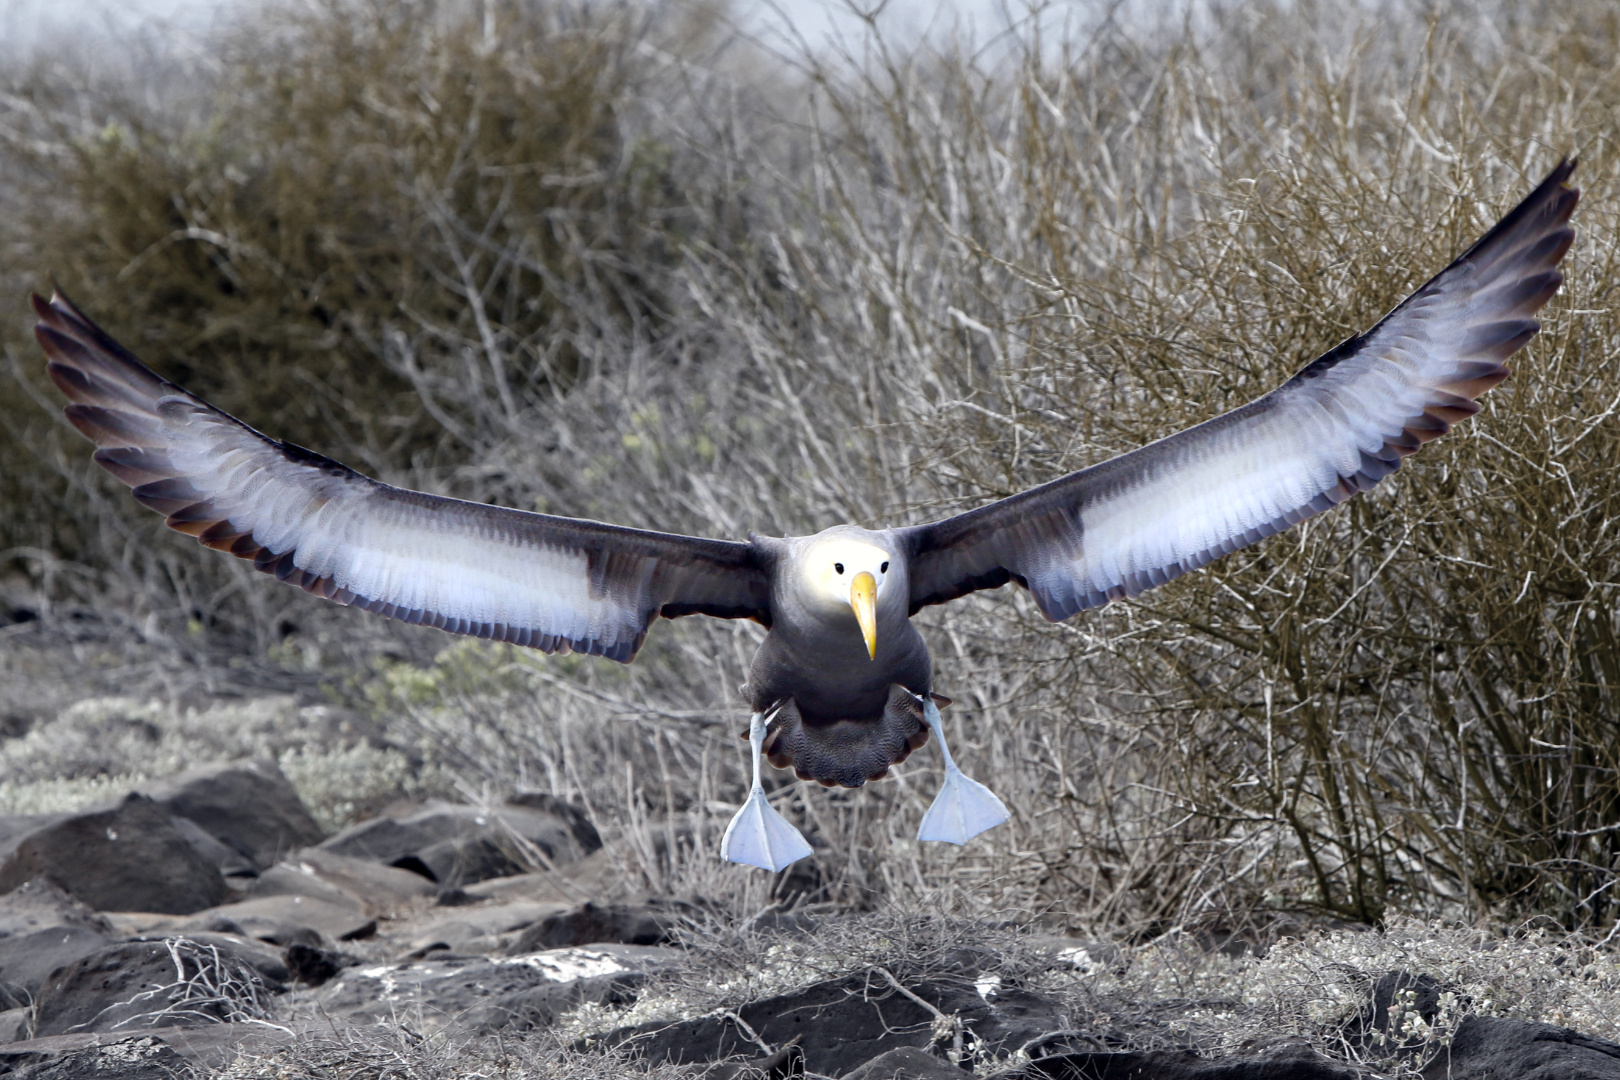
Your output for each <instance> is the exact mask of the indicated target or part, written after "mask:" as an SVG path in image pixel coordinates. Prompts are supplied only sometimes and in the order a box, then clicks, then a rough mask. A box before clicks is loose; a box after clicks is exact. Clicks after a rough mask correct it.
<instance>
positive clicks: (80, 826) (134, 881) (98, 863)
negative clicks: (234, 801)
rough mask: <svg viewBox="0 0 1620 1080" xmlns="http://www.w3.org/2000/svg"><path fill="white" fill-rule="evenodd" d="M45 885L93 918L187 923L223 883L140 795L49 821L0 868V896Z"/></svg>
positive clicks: (220, 894)
mask: <svg viewBox="0 0 1620 1080" xmlns="http://www.w3.org/2000/svg"><path fill="white" fill-rule="evenodd" d="M37 877H49V878H50V879H51V880H53V881H55V882H56V883H57V884H59V885H61V886H62V887H63V888H64V889H65V890H67V891H68V892H69V893H71V894H73V896H75V897H77V898H78V899H79V900H81V901H83V902H84V903H85V904H87V905H89V906H90V907H92V908H95V909H96V910H98V911H153V912H160V913H163V914H171V915H185V914H189V913H190V912H193V911H200V910H202V909H203V908H207V907H212V906H214V905H215V904H217V903H219V902H220V901H221V900H223V899H224V898H225V879H224V878H223V877H221V876H220V873H219V870H218V868H216V867H215V866H214V865H213V864H211V863H210V862H208V861H207V860H206V859H204V858H203V857H202V856H201V855H199V854H198V853H197V849H196V848H194V847H193V846H192V845H191V843H190V842H189V841H187V840H186V838H185V837H184V836H183V835H181V833H180V830H179V829H177V828H175V825H174V822H173V821H171V820H170V817H169V814H168V813H167V812H166V811H165V810H164V809H163V808H162V807H160V806H158V804H157V803H155V802H153V801H152V800H151V799H149V798H147V797H145V796H144V795H138V794H131V795H129V796H128V797H127V798H125V799H124V801H122V802H120V803H118V804H116V805H114V806H111V807H104V808H99V809H93V810H87V811H83V812H81V813H77V814H69V815H66V816H63V817H61V818H58V819H54V820H51V821H49V822H48V823H47V824H44V825H42V826H40V827H39V828H36V829H35V830H34V831H32V832H30V833H28V834H27V835H25V836H23V837H22V838H21V839H19V840H18V841H17V843H16V846H15V847H14V848H13V849H12V851H11V853H10V855H9V856H7V858H6V859H5V861H4V862H3V863H0V891H8V890H11V889H14V888H16V887H18V886H20V885H22V884H24V883H25V882H28V881H30V880H32V879H33V878H37Z"/></svg>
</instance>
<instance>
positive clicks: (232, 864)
mask: <svg viewBox="0 0 1620 1080" xmlns="http://www.w3.org/2000/svg"><path fill="white" fill-rule="evenodd" d="M169 820H170V821H172V822H173V823H174V827H175V828H176V829H178V830H180V835H181V836H183V837H185V838H186V842H187V843H189V844H190V845H191V846H192V847H193V848H196V849H197V854H199V855H201V856H202V857H203V858H204V859H206V860H207V861H208V862H210V863H212V864H213V865H214V867H215V869H217V870H218V871H219V872H220V873H221V874H223V875H224V876H225V877H227V878H232V877H234V878H256V877H258V876H259V864H258V863H256V862H254V861H253V860H252V859H250V858H248V857H247V856H246V855H243V854H242V853H241V852H240V851H237V850H236V849H235V848H233V847H228V846H227V845H225V844H222V843H220V841H219V840H218V839H216V838H215V837H214V836H212V835H211V834H209V833H208V832H206V831H205V830H204V829H203V827H202V826H201V825H198V824H197V823H196V822H195V821H192V820H191V819H190V818H184V817H180V816H178V815H170V817H169Z"/></svg>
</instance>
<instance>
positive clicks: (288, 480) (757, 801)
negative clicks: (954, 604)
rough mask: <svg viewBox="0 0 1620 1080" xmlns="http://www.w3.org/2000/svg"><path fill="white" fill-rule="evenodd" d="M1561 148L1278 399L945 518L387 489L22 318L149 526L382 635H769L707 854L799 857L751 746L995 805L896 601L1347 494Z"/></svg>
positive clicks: (1480, 294) (556, 644) (1519, 293)
mask: <svg viewBox="0 0 1620 1080" xmlns="http://www.w3.org/2000/svg"><path fill="white" fill-rule="evenodd" d="M1574 168H1575V163H1574V161H1572V160H1565V161H1563V162H1560V163H1559V165H1558V166H1557V167H1556V168H1555V169H1553V170H1552V172H1551V173H1550V174H1549V175H1548V176H1547V178H1546V179H1545V180H1544V181H1542V183H1541V184H1540V185H1539V186H1538V187H1536V189H1535V190H1534V191H1533V192H1531V194H1530V195H1529V196H1527V197H1526V198H1525V199H1524V201H1523V202H1521V203H1519V205H1518V206H1516V207H1514V208H1513V209H1512V210H1511V211H1509V212H1508V214H1507V215H1506V216H1505V217H1503V218H1502V220H1501V221H1500V222H1498V223H1497V224H1496V225H1495V226H1494V227H1493V228H1492V229H1491V230H1490V231H1489V232H1487V233H1486V234H1485V235H1484V236H1483V237H1481V238H1480V239H1479V240H1478V241H1477V242H1476V243H1475V244H1474V245H1473V246H1472V247H1470V248H1469V249H1468V250H1467V251H1465V252H1464V253H1463V254H1462V255H1461V256H1459V257H1458V258H1457V259H1456V261H1454V262H1453V263H1452V264H1451V265H1450V266H1448V267H1446V269H1444V270H1442V271H1441V272H1440V273H1439V274H1437V275H1436V276H1435V277H1434V278H1432V279H1431V280H1430V281H1429V282H1428V283H1427V284H1425V285H1423V286H1422V287H1421V288H1419V289H1418V290H1417V291H1416V292H1414V293H1412V295H1410V296H1408V297H1407V298H1406V299H1405V300H1403V301H1401V303H1400V304H1398V305H1397V306H1396V307H1395V308H1393V309H1392V310H1391V311H1390V312H1389V314H1387V315H1385V316H1384V318H1383V319H1382V320H1380V321H1379V322H1378V324H1377V325H1376V326H1374V327H1372V329H1370V330H1368V331H1367V332H1365V333H1363V334H1359V335H1356V336H1355V337H1351V338H1349V339H1347V340H1345V341H1343V342H1341V343H1339V344H1338V345H1336V346H1334V347H1333V348H1332V349H1329V350H1328V351H1327V352H1326V353H1324V354H1323V355H1322V356H1320V357H1319V358H1317V359H1316V360H1314V361H1312V362H1311V363H1310V364H1308V365H1306V366H1305V367H1304V368H1302V369H1301V370H1300V371H1299V373H1298V374H1296V375H1295V376H1294V377H1293V378H1291V379H1289V380H1288V381H1287V382H1285V383H1283V384H1282V385H1281V386H1279V387H1278V388H1277V389H1275V390H1273V391H1271V392H1270V393H1268V394H1265V395H1264V396H1262V397H1259V398H1257V399H1256V400H1254V401H1251V402H1249V403H1248V404H1246V405H1243V406H1241V407H1240V408H1236V409H1233V410H1232V411H1230V412H1228V413H1225V414H1224V415H1221V416H1218V417H1216V418H1214V419H1213V420H1209V421H1207V422H1205V423H1201V424H1198V425H1197V426H1194V427H1189V428H1187V429H1185V430H1183V431H1181V432H1178V433H1177V434H1174V435H1171V436H1169V437H1168V438H1165V439H1161V440H1160V441H1158V442H1155V443H1151V444H1149V445H1147V446H1144V447H1141V448H1140V449H1137V450H1134V451H1132V452H1130V453H1126V454H1122V455H1120V456H1118V457H1115V458H1112V459H1110V460H1107V461H1103V462H1101V463H1100V464H1097V465H1093V466H1092V467H1090V468H1087V469H1083V470H1081V471H1079V472H1075V473H1070V474H1069V475H1067V476H1062V477H1059V478H1057V479H1055V480H1052V481H1051V482H1049V483H1046V484H1043V485H1041V486H1039V487H1036V488H1032V489H1030V490H1028V491H1025V492H1022V493H1020V494H1017V495H1013V496H1011V497H1009V498H1005V499H1001V500H1000V501H998V502H993V503H990V504H988V505H985V506H980V507H978V508H977V509H974V510H969V511H968V512H966V513H963V514H958V515H956V516H955V517H950V518H946V519H944V520H941V521H934V522H931V523H928V524H923V525H912V526H906V527H900V528H891V529H864V528H860V527H857V526H854V525H835V526H833V527H832V528H830V529H827V530H826V531H824V532H820V533H817V534H815V535H814V536H795V537H786V538H778V537H769V536H755V535H752V534H750V535H749V537H748V538H747V539H746V540H710V539H700V538H697V537H691V536H679V535H674V534H670V533H662V532H652V531H647V530H643V529H632V528H624V527H621V526H617V525H608V524H603V523H600V522H595V521H584V520H577V519H572V518H566V517H555V516H550V515H546V514H535V513H526V512H524V511H521V510H512V509H507V508H505V507H499V506H489V505H484V504H480V503H472V502H464V501H460V500H457V499H450V498H441V497H439V496H436V495H427V494H423V493H421V492H417V491H409V490H406V489H403V488H398V487H392V486H390V485H388V484H384V483H380V482H378V481H376V480H373V479H370V478H369V477H366V476H363V475H361V474H360V473H357V472H355V471H354V470H352V469H350V468H348V467H347V466H345V465H341V464H339V463H338V462H336V461H333V460H331V459H330V458H327V457H323V456H322V455H320V454H317V453H314V452H312V451H310V450H306V449H303V448H302V447H299V446H294V445H292V444H290V443H286V442H278V441H277V440H275V439H272V438H270V437H268V436H266V435H262V434H260V433H259V432H258V431H255V430H254V429H253V428H251V427H248V426H247V425H246V424H244V423H242V422H241V421H240V420H237V419H236V418H235V417H233V416H230V415H228V414H227V413H225V412H223V411H221V410H219V409H216V408H214V407H213V406H211V405H209V404H208V403H207V402H205V401H203V400H202V399H201V398H198V397H196V396H194V395H192V394H190V393H187V392H186V391H185V390H184V389H182V388H181V387H179V386H177V385H175V384H174V383H172V382H170V381H168V380H167V379H164V378H163V377H161V376H160V375H158V374H157V373H155V372H154V371H152V370H151V369H150V368H148V367H147V366H146V365H144V364H142V363H141V362H140V361H139V360H138V359H136V357H135V356H134V354H132V353H130V352H129V351H128V350H126V349H125V348H123V347H122V346H121V345H119V344H118V342H116V341H114V340H113V338H112V337H110V336H109V335H108V334H106V333H105V332H103V331H102V330H101V329H100V328H99V327H97V326H96V325H95V323H93V322H91V321H90V319H89V318H87V317H86V316H85V315H84V314H83V313H82V312H80V311H79V309H78V308H77V307H75V306H74V304H73V303H72V302H71V301H70V300H68V299H67V298H66V297H65V296H63V295H62V294H61V293H60V291H58V292H56V293H55V294H54V295H53V296H52V297H51V298H50V299H49V300H45V299H43V298H42V297H39V296H35V297H34V298H33V305H34V310H35V311H36V312H37V314H38V323H37V325H36V327H35V334H36V336H37V338H38V340H39V343H40V345H41V346H43V348H44V350H45V353H46V355H47V357H48V358H49V368H48V370H49V373H50V377H51V379H52V380H53V381H54V382H55V383H56V385H57V386H58V387H59V388H61V391H62V393H63V394H65V395H66V396H67V397H68V399H69V400H70V402H71V404H69V405H68V406H67V408H66V410H65V412H66V415H67V418H68V420H69V421H71V422H72V423H73V425H74V426H75V427H77V428H78V429H79V431H81V432H83V433H84V434H85V435H86V436H88V437H89V438H90V439H91V440H92V441H93V442H94V443H95V444H96V446H97V447H98V449H97V450H96V451H95V460H96V461H97V462H98V463H99V464H100V465H102V466H103V467H104V468H106V469H107V470H108V471H109V472H111V473H112V474H113V475H114V476H116V477H117V478H118V479H119V480H121V481H123V482H124V483H125V484H128V485H129V486H130V487H131V488H133V489H134V491H133V494H134V496H135V498H136V499H137V500H138V501H139V502H140V503H142V504H143V505H145V506H147V507H150V508H151V509H153V510H156V511H157V512H158V513H160V514H163V515H165V517H166V519H167V522H168V524H169V526H170V527H171V528H174V529H177V530H179V531H180V532H183V533H187V534H190V535H192V536H195V537H196V538H197V540H198V541H199V542H200V543H202V544H204V545H205V546H207V547H211V548H216V549H218V550H220V551H228V552H230V553H231V554H233V555H235V556H237V557H238V558H242V559H251V560H252V562H253V565H254V567H255V568H256V569H258V570H262V571H263V572H265V573H267V574H273V575H274V576H275V577H276V578H277V579H279V580H281V581H285V582H287V583H289V584H292V585H296V586H298V587H299V588H301V589H303V590H304V591H306V592H309V593H313V594H314V595H316V596H320V597H324V598H326V599H327V600H333V601H336V602H337V603H339V604H345V605H348V606H350V607H358V608H364V609H365V610H367V611H371V612H375V613H377V614H379V615H383V616H385V617H387V618H391V619H398V620H401V621H403V622H407V623H419V624H422V625H426V626H436V627H438V628H440V629H441V630H446V631H449V632H450V633H452V634H467V635H472V636H474V637H480V638H490V639H493V640H496V641H505V642H511V643H512V644H514V645H521V646H526V647H528V648H532V649H539V650H541V651H543V652H550V653H567V652H577V653H587V654H590V655H593V656H603V657H607V658H608V659H610V660H617V661H620V662H621V663H628V662H629V661H630V660H631V659H632V658H634V656H635V655H636V651H637V650H638V649H639V648H640V647H641V644H642V641H643V640H644V639H645V638H646V636H647V631H648V628H649V627H650V626H651V624H652V622H653V621H654V620H655V619H657V618H658V617H659V616H663V617H664V618H668V619H674V618H679V617H681V616H683V615H710V616H714V617H716V618H722V619H753V620H755V621H756V622H758V623H760V624H761V625H763V626H765V627H766V628H767V633H766V635H765V639H764V641H763V643H762V644H761V645H760V647H759V651H758V653H757V654H756V655H755V657H754V660H753V663H752V665H751V667H750V669H749V675H748V683H747V685H746V686H745V687H744V688H743V689H744V696H745V698H746V699H747V702H748V705H749V707H750V709H751V713H752V715H751V717H750V720H749V726H748V731H747V738H748V740H749V743H750V746H751V748H752V752H753V753H752V763H753V783H752V786H751V788H750V791H749V795H748V797H747V799H746V801H745V802H744V803H743V806H742V809H741V810H739V811H738V812H737V814H736V816H735V818H733V820H732V821H731V824H730V826H729V827H728V828H727V830H726V833H725V837H724V839H723V841H722V842H721V854H722V856H723V857H724V858H726V859H729V860H731V861H733V862H739V863H746V864H750V865H754V866H760V867H765V868H768V869H770V870H780V869H782V868H783V867H785V866H787V865H788V864H789V863H791V862H793V861H794V860H796V859H799V858H802V857H804V856H806V855H808V854H810V851H811V849H810V845H809V844H808V843H806V842H805V840H804V837H803V836H801V835H800V834H799V832H798V830H797V829H795V828H794V827H793V826H792V825H791V824H790V823H789V822H788V821H787V820H786V819H785V818H783V817H782V816H781V814H779V813H778V812H777V811H776V810H775V809H774V808H773V807H772V806H771V804H770V803H769V802H768V801H767V800H766V797H765V792H764V790H763V788H762V786H761V784H760V760H761V758H765V759H767V760H769V761H770V763H771V764H772V765H773V766H775V767H777V768H779V769H785V768H792V769H793V770H795V772H796V773H797V775H798V776H799V777H800V778H801V779H805V780H815V781H818V782H820V783H822V784H824V785H827V786H833V785H843V786H845V787H859V786H861V785H862V784H864V783H866V782H867V781H869V780H875V779H877V778H879V777H882V776H883V775H884V774H885V773H886V772H887V771H888V770H889V769H890V767H891V766H893V765H894V764H895V763H897V762H900V761H903V760H905V758H906V757H907V755H909V754H910V753H911V752H912V751H914V750H917V749H919V748H920V747H922V746H923V745H924V744H925V743H926V742H927V741H928V739H929V737H930V734H932V736H933V737H934V738H935V739H936V740H937V741H938V742H939V746H940V752H941V755H942V758H943V763H944V769H945V775H944V780H943V782H942V783H941V786H940V789H939V792H938V795H937V796H936V798H935V799H934V802H933V804H932V805H931V806H930V807H929V809H928V810H927V812H926V813H925V814H924V816H923V819H922V823H921V827H920V828H919V830H918V834H917V835H918V839H920V840H938V841H948V842H950V843H954V844H963V843H966V842H967V841H968V840H969V839H970V838H971V837H973V836H976V835H978V834H979V833H981V832H983V831H985V830H986V829H989V828H991V827H993V826H995V825H998V824H1000V823H1002V822H1003V821H1005V820H1007V817H1008V813H1007V809H1006V807H1005V806H1004V805H1003V804H1002V802H1001V800H1000V799H998V798H997V797H996V796H995V795H994V794H993V793H992V792H991V791H990V790H989V789H988V788H986V787H984V786H983V785H982V784H979V783H977V782H975V781H973V780H970V779H968V778H967V777H966V776H965V775H963V773H962V771H961V770H960V769H959V768H958V767H957V766H956V763H955V762H954V761H953V760H952V758H951V756H950V752H949V751H948V750H947V749H946V747H945V735H944V731H943V730H942V728H941V725H940V713H939V709H940V706H941V705H943V704H947V703H948V702H947V700H946V699H944V698H941V697H937V696H935V694H934V683H933V671H932V666H931V664H930V661H929V655H928V647H927V645H926V644H925V643H924V641H923V638H922V636H921V635H920V634H919V633H918V632H917V630H916V628H915V627H914V626H913V625H912V623H911V617H912V616H913V615H915V614H916V613H917V612H918V611H919V610H920V609H922V608H924V607H927V606H928V605H930V604H942V603H945V602H947V601H949V600H952V599H954V598H956V597H959V596H963V595H966V594H967V593H971V592H974V591H977V590H980V589H995V588H998V587H1000V586H1002V585H1005V584H1007V583H1009V582H1015V583H1017V584H1018V585H1019V586H1021V587H1022V588H1024V589H1027V590H1028V591H1029V593H1030V594H1031V596H1033V597H1034V600H1035V603H1036V604H1037V605H1038V606H1039V608H1040V610H1041V613H1042V614H1043V615H1044V616H1045V617H1046V618H1048V619H1050V620H1053V621H1057V620H1060V619H1067V618H1069V617H1071V616H1073V615H1075V614H1076V613H1077V612H1080V611H1082V610H1084V609H1086V608H1090V607H1096V606H1098V605H1101V604H1106V603H1108V602H1109V601H1112V600H1120V599H1123V598H1127V597H1132V596H1135V595H1137V594H1138V593H1140V592H1142V591H1143V590H1145V589H1150V588H1153V587H1154V586H1157V585H1163V584H1164V583H1165V582H1168V581H1170V580H1172V579H1173V578H1176V577H1178V576H1180V575H1181V574H1184V573H1186V572H1187V571H1189V570H1195V569H1197V568H1199V567H1202V566H1204V565H1206V564H1208V563H1209V562H1211V561H1212V560H1214V559H1217V558H1219V557H1220V556H1222V555H1225V554H1227V553H1229V552H1232V551H1236V550H1238V549H1239V548H1243V547H1247V546H1248V545H1250V544H1254V543H1258V542H1259V541H1260V540H1262V539H1264V538H1265V537H1268V536H1270V535H1272V534H1273V533H1276V532H1279V531H1281V530H1282V529H1286V528H1288V527H1289V526H1291V525H1295V524H1297V523H1299V522H1301V521H1303V520H1305V519H1306V518H1308V517H1311V516H1312V515H1314V514H1319V513H1322V512H1324V511H1326V510H1329V509H1331V508H1333V507H1334V506H1336V505H1338V504H1339V503H1341V502H1343V501H1345V500H1346V499H1349V498H1351V497H1352V496H1354V495H1356V494H1358V493H1359V492H1362V491H1366V490H1367V489H1369V488H1371V487H1372V486H1373V485H1374V484H1376V483H1378V481H1380V480H1382V479H1383V478H1384V477H1386V476H1388V475H1389V474H1390V473H1392V472H1394V471H1395V470H1396V469H1398V468H1399V467H1400V464H1401V461H1402V459H1403V458H1405V457H1406V456H1407V455H1408V454H1411V453H1412V452H1414V451H1415V450H1417V449H1418V448H1419V447H1421V446H1422V445H1423V444H1424V443H1426V442H1428V441H1430V440H1431V439H1435V438H1438V437H1439V436H1441V435H1444V434H1445V433H1446V432H1447V431H1448V430H1450V429H1451V427H1452V426H1453V425H1454V424H1456V423H1458V422H1459V421H1461V420H1463V419H1465V418H1467V417H1469V416H1472V415H1473V414H1474V413H1476V412H1478V411H1479V405H1478V404H1477V403H1476V399H1477V398H1478V397H1479V396H1480V395H1481V394H1483V393H1484V392H1485V391H1486V390H1489V389H1490V388H1491V387H1493V386H1495V385H1496V384H1497V383H1499V382H1501V381H1502V380H1503V379H1505V378H1507V376H1508V369H1507V367H1505V366H1504V361H1506V360H1507V359H1508V358H1509V357H1511V356H1512V355H1513V354H1514V353H1515V352H1517V351H1518V350H1519V349H1520V348H1522V347H1523V346H1524V344H1525V342H1527V341H1529V340H1530V338H1531V337H1532V336H1533V335H1534V334H1535V333H1536V331H1537V330H1538V329H1540V324H1539V323H1538V322H1537V321H1536V319H1535V318H1534V316H1535V314H1536V312H1537V311H1538V310H1539V309H1540V308H1541V307H1542V305H1544V304H1545V303H1546V302H1547V301H1548V299H1550V298H1551V297H1552V295H1553V294H1554V293H1555V292H1557V290H1558V288H1559V286H1560V284H1561V283H1562V281H1563V278H1562V276H1561V275H1560V273H1559V271H1558V269H1557V267H1558V263H1559V260H1560V259H1562V258H1563V256H1564V253H1565V252H1566V251H1567V250H1568V249H1569V246H1570V243H1571V242H1572V240H1573V236H1574V234H1573V231H1572V230H1571V228H1570V225H1569V220H1570V215H1571V213H1572V212H1573V210H1574V209H1575V204H1576V201H1577V199H1578V198H1579V194H1580V193H1579V192H1578V191H1577V190H1576V189H1574V188H1571V187H1570V186H1569V185H1568V184H1567V181H1568V179H1569V177H1570V175H1571V173H1572V172H1573V171H1574Z"/></svg>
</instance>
